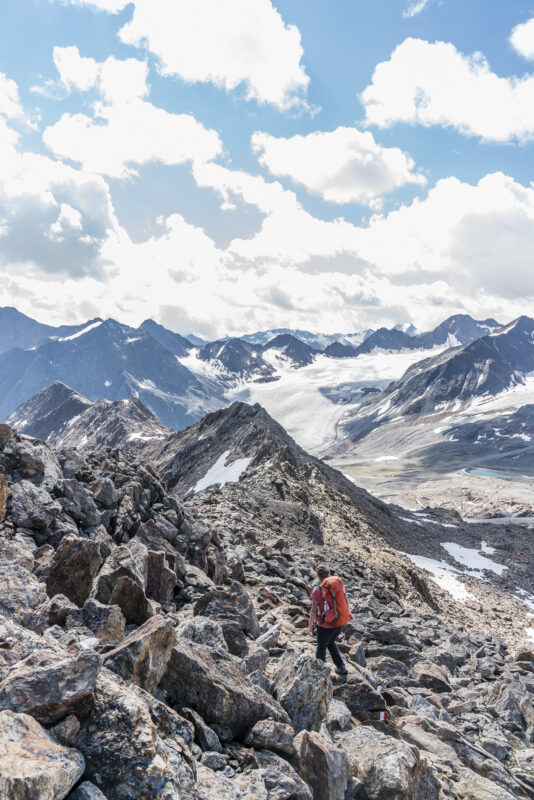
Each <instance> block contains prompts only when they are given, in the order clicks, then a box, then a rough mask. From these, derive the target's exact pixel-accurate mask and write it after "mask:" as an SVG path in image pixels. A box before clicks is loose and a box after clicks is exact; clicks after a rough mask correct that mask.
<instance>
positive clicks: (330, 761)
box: [294, 731, 351, 800]
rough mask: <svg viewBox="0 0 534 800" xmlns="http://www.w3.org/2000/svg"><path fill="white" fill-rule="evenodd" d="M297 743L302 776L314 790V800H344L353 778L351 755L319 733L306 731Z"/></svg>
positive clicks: (301, 734) (296, 739) (300, 734)
mask: <svg viewBox="0 0 534 800" xmlns="http://www.w3.org/2000/svg"><path fill="white" fill-rule="evenodd" d="M294 744H295V749H296V751H297V760H298V765H299V772H300V777H301V778H302V779H303V780H304V781H305V783H307V784H308V785H309V786H310V787H311V789H312V792H313V800H344V797H345V792H346V790H347V787H348V785H349V781H350V779H351V768H350V763H349V758H348V755H347V753H346V752H345V751H344V750H341V749H340V748H338V747H336V746H335V745H333V744H332V743H331V742H328V741H327V740H326V739H324V738H323V737H322V736H321V735H320V734H318V733H316V732H315V731H302V732H301V733H299V734H298V735H297V736H296V737H295V743H294Z"/></svg>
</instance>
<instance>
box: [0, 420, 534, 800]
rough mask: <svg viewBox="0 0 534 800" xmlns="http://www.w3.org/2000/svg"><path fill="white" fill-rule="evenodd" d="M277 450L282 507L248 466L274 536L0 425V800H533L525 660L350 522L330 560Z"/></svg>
mask: <svg viewBox="0 0 534 800" xmlns="http://www.w3.org/2000/svg"><path fill="white" fill-rule="evenodd" d="M273 447H274V445H273ZM284 448H285V449H284ZM284 448H282V449H281V450H280V451H279V452H278V454H277V459H278V460H276V465H277V466H276V469H277V470H278V471H279V477H280V480H281V481H282V483H280V485H279V486H275V485H274V484H273V485H271V484H268V483H267V481H271V483H272V471H273V469H274V468H275V467H273V464H274V463H275V462H273V460H272V459H273V450H272V447H271V449H270V450H269V451H268V453H267V455H268V457H269V458H270V459H271V462H270V468H269V470H270V471H265V470H263V468H262V467H261V464H260V462H259V461H258V462H257V464H256V466H255V470H256V472H255V475H256V478H255V479H256V481H257V483H258V486H259V485H260V484H261V482H262V481H263V484H262V486H263V489H262V491H265V492H266V493H267V494H268V492H269V491H271V490H272V491H273V492H274V495H275V496H276V497H277V500H276V504H274V501H273V502H272V503H271V506H270V511H269V514H270V515H271V516H270V517H269V519H270V520H272V521H271V522H270V523H269V524H266V523H265V518H264V517H262V515H261V514H260V513H259V512H258V514H255V513H254V504H255V503H257V502H258V496H259V495H255V496H254V499H253V501H252V502H250V498H251V494H250V489H249V490H246V491H245V490H244V489H243V488H240V484H239V483H234V484H232V485H230V484H228V485H227V486H225V487H224V489H222V490H221V489H220V488H217V487H215V488H211V489H207V490H205V491H203V492H200V493H198V494H196V495H191V496H186V497H185V498H182V499H178V498H177V497H176V495H172V494H170V493H169V492H168V491H167V488H166V485H165V484H164V483H163V481H162V479H161V478H160V477H159V475H158V473H157V472H156V470H155V469H154V468H152V467H151V466H150V463H148V462H147V461H146V460H145V459H140V458H139V457H136V456H135V455H133V454H128V453H124V452H121V451H120V450H118V449H111V448H103V449H101V450H99V451H97V452H92V453H87V452H83V453H82V452H78V451H77V450H75V449H68V450H57V451H54V450H53V449H52V448H50V447H49V446H48V445H46V444H44V443H42V442H39V441H38V440H35V439H30V438H29V437H23V436H19V435H17V433H16V432H15V431H14V430H12V429H11V428H9V427H8V426H6V425H0V798H2V800H4V799H5V800H30V799H31V800H34V798H35V800H37V799H38V800H513V798H521V799H523V798H525V799H527V800H528V798H533V797H534V643H529V642H528V641H525V642H524V643H523V644H522V645H521V646H520V647H516V648H515V649H513V648H511V647H509V646H508V645H507V644H505V642H504V641H503V640H502V639H501V638H500V635H499V634H500V632H499V631H498V630H493V631H492V630H488V629H486V630H478V629H475V628H472V627H468V626H462V625H459V624H457V623H456V622H455V621H454V619H452V618H451V617H450V615H449V614H448V613H447V609H446V608H444V607H443V605H442V604H441V605H440V603H439V602H438V600H437V599H436V597H434V596H433V593H432V591H431V589H430V588H429V587H428V585H427V584H426V582H425V578H424V575H423V573H420V572H419V571H418V570H417V569H416V568H415V567H410V569H409V570H408V571H406V572H405V573H402V569H406V570H407V568H405V567H402V568H401V566H400V565H401V563H404V562H400V561H399V562H398V564H399V566H398V569H399V572H398V574H397V575H395V574H394V573H395V570H394V569H393V567H394V566H395V565H396V564H397V562H396V561H395V560H394V556H393V555H392V551H391V549H389V548H388V547H387V546H386V544H385V542H384V541H383V540H381V539H380V536H379V535H378V533H376V531H375V533H374V534H373V536H374V538H372V537H371V538H370V533H369V531H372V521H369V520H368V521H367V522H366V521H365V520H364V516H365V513H367V511H366V510H365V509H364V510H362V509H358V508H356V506H354V514H355V515H356V517H357V519H358V520H359V522H358V526H359V527H358V529H357V530H356V529H355V531H354V536H355V537H356V538H357V537H358V536H360V538H361V540H362V541H363V543H364V544H363V545H362V548H361V550H360V551H358V552H359V553H360V555H359V556H358V557H357V558H356V556H355V555H354V552H353V551H352V550H350V549H347V548H346V547H344V546H343V542H342V541H337V542H333V541H332V542H331V543H330V544H329V538H328V536H326V539H325V535H324V531H325V530H327V528H326V527H325V526H326V524H327V523H326V522H325V521H324V520H322V519H321V516H320V515H319V514H315V515H314V516H313V520H312V522H313V524H312V522H310V519H311V512H309V513H308V516H306V514H304V515H303V512H302V509H301V508H300V507H299V506H298V504H297V502H296V500H295V497H296V496H297V494H298V492H302V487H301V484H300V483H299V481H301V477H299V474H298V464H297V465H295V462H294V459H293V460H292V456H291V452H290V449H288V445H287V443H285V444H284ZM284 459H285V461H284ZM284 465H285V466H284ZM253 467H254V465H253ZM262 470H263V471H262ZM312 477H313V476H312ZM312 477H310V476H309V475H308V477H307V479H306V480H307V482H308V483H307V485H308V490H309V491H311V490H312V489H311V488H310V487H312V488H313V480H312ZM321 481H322V483H321V485H320V489H317V492H316V496H315V499H314V503H315V506H314V507H316V506H317V504H319V503H320V498H321V497H323V496H324V497H325V500H324V502H325V504H326V503H327V502H330V503H332V504H333V506H337V508H338V510H339V508H340V502H341V501H339V502H337V501H336V502H334V501H335V496H334V494H333V492H334V490H335V491H338V490H337V489H336V487H335V486H329V485H326V484H325V478H324V476H323V477H321ZM273 486H274V488H273ZM299 487H300V488H299ZM258 491H259V490H258ZM339 491H340V492H341V491H342V488H341V489H339ZM321 493H322V494H321ZM267 494H266V495H265V496H266V497H267ZM328 498H329V499H328ZM247 501H248V506H247ZM265 502H266V505H269V502H270V501H269V502H268V501H267V500H266V501H265ZM343 502H344V503H347V504H349V505H350V503H351V502H352V503H353V504H354V503H355V502H356V501H353V500H351V499H350V497H345V498H344V500H343ZM240 504H241V505H240ZM325 508H326V509H327V508H328V507H327V506H326V505H325ZM343 508H345V506H343ZM347 508H348V505H347ZM366 508H367V507H366ZM369 508H370V506H369ZM240 509H241V511H240ZM343 513H345V512H343ZM347 513H348V512H347ZM381 513H383V512H382V511H381ZM325 516H328V514H327V513H326V511H325ZM345 517H346V518H347V520H348V522H347V526H348V528H347V530H349V529H350V524H349V523H350V519H349V518H348V517H347V514H345ZM366 526H367V527H366ZM366 531H367V533H366ZM318 561H327V562H328V563H330V564H331V566H332V569H333V570H334V571H336V572H338V573H339V574H341V575H342V576H343V579H344V581H345V585H346V589H347V593H348V597H349V600H350V605H351V608H352V612H353V619H352V620H351V622H349V623H348V624H347V626H346V628H345V630H344V633H343V636H342V638H341V639H340V648H341V650H342V653H343V655H344V658H345V660H346V663H347V667H348V675H347V676H346V677H344V678H338V677H337V676H336V675H335V673H334V672H333V670H332V669H331V667H332V665H331V662H328V663H327V664H326V665H325V664H323V663H322V662H319V661H317V660H316V659H315V657H314V645H313V642H312V640H311V639H310V638H309V637H308V635H307V630H306V629H307V614H308V610H309V599H308V598H309V593H310V591H311V589H312V588H313V586H314V583H315V582H316V579H315V575H314V565H315V564H316V563H317V562H318ZM392 565H393V567H392ZM401 573H402V574H401ZM406 576H408V577H406ZM410 576H411V577H410ZM384 712H387V713H384ZM384 717H388V718H387V719H384Z"/></svg>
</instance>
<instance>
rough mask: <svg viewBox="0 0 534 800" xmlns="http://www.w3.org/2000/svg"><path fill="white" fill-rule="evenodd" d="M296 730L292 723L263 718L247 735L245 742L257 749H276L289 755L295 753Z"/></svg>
mask: <svg viewBox="0 0 534 800" xmlns="http://www.w3.org/2000/svg"><path fill="white" fill-rule="evenodd" d="M294 737H295V732H294V730H293V727H292V726H291V725H287V724H286V723H284V722H277V721H276V720H274V719H261V720H259V721H258V722H256V724H255V725H254V727H253V728H251V730H250V731H249V732H248V733H247V735H246V737H245V740H244V741H245V744H246V745H248V746H249V747H254V748H255V749H263V748H265V749H266V750H274V751H275V752H279V753H285V755H287V756H292V755H294V754H295V748H294V746H293V739H294Z"/></svg>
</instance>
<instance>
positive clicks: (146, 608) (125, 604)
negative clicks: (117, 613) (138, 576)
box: [109, 575, 153, 625]
mask: <svg viewBox="0 0 534 800" xmlns="http://www.w3.org/2000/svg"><path fill="white" fill-rule="evenodd" d="M109 604H110V605H117V606H118V607H119V608H120V610H121V613H122V614H123V615H124V618H125V620H126V622H127V623H128V625H142V624H143V622H146V621H147V619H148V618H149V617H150V616H151V614H152V613H153V612H152V608H151V605H150V601H149V600H148V598H147V596H146V595H145V593H144V591H143V590H142V588H141V587H140V586H139V584H138V583H136V582H135V581H133V580H132V579H131V578H128V577H127V576H126V575H122V576H121V577H120V578H119V579H118V581H117V583H116V584H115V586H114V587H113V591H112V592H111V597H110V598H109Z"/></svg>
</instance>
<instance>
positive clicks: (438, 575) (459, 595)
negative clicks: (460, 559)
mask: <svg viewBox="0 0 534 800" xmlns="http://www.w3.org/2000/svg"><path fill="white" fill-rule="evenodd" d="M404 555H405V556H406V557H407V558H409V559H410V561H412V562H413V563H414V564H415V565H416V566H417V567H421V568H422V569H426V570H427V571H428V572H430V574H431V575H432V580H433V581H434V583H437V585H438V586H439V587H440V588H441V589H444V590H445V591H446V592H448V593H449V594H450V595H452V597H454V599H455V600H458V601H459V602H460V603H465V601H466V600H474V599H475V598H474V596H473V595H472V594H471V592H469V591H468V590H467V589H466V587H465V586H464V584H463V583H462V582H461V581H459V580H458V578H457V577H456V575H455V573H456V572H457V570H455V569H454V568H453V567H451V566H450V565H449V564H447V563H446V562H445V561H435V560H434V559H433V558H427V557H426V556H412V555H410V554H409V553H404Z"/></svg>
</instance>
